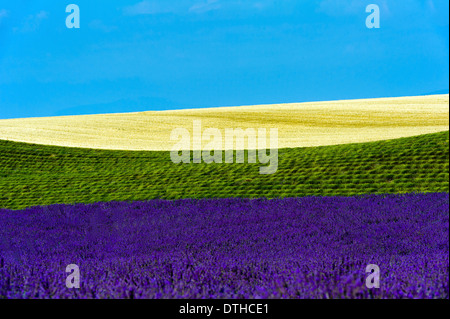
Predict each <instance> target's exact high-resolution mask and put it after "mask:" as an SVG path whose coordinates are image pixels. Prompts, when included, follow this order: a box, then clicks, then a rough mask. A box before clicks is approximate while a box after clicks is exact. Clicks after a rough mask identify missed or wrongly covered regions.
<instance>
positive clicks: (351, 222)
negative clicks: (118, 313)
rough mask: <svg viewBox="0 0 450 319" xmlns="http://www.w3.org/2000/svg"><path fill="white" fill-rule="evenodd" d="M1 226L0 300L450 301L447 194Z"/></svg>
mask: <svg viewBox="0 0 450 319" xmlns="http://www.w3.org/2000/svg"><path fill="white" fill-rule="evenodd" d="M0 225H1V227H0V299H1V298H449V194H448V193H429V194H405V195H372V196H364V197H306V198H293V199H279V200H264V199H257V200H247V199H217V200H214V199H204V200H179V201H163V200H154V201H148V202H135V203H126V202H112V203H97V204H91V205H84V204H78V205H53V206H49V207H36V208H29V209H25V210H23V211H10V210H0ZM69 264H76V265H78V266H79V268H80V273H81V287H80V289H68V288H66V285H65V281H66V277H67V276H68V274H67V273H66V272H65V269H66V266H67V265H69ZM369 264H376V265H378V266H379V267H380V273H381V278H380V279H381V280H380V288H379V289H376V288H374V289H369V288H367V287H366V284H365V283H366V277H367V276H368V274H366V272H365V270H366V266H367V265H369Z"/></svg>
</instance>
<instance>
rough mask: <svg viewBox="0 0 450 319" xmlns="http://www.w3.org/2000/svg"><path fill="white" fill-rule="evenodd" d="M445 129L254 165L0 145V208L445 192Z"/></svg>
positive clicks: (282, 155) (294, 152) (291, 152)
mask: <svg viewBox="0 0 450 319" xmlns="http://www.w3.org/2000/svg"><path fill="white" fill-rule="evenodd" d="M448 151H449V132H448V131H447V132H441V133H434V134H427V135H421V136H416V137H408V138H401V139H395V140H386V141H379V142H370V143H358V144H345V145H336V146H323V147H311V148H293V149H280V150H279V166H278V171H277V173H276V174H273V175H260V174H259V167H260V166H261V164H259V163H258V164H204V163H203V164H173V163H172V162H171V160H170V154H169V152H154V151H111V150H92V149H81V148H65V147H56V146H44V145H32V144H25V143H17V142H11V141H1V140H0V189H1V193H0V207H1V208H10V209H21V208H25V207H29V206H36V205H48V204H55V203H65V204H70V203H92V202H99V201H137V200H148V199H154V198H164V199H178V198H208V197H224V198H226V197H247V198H256V197H266V198H274V197H296V196H307V195H344V196H350V195H355V194H368V193H372V194H381V193H405V192H448V191H449V170H448V167H449V153H448Z"/></svg>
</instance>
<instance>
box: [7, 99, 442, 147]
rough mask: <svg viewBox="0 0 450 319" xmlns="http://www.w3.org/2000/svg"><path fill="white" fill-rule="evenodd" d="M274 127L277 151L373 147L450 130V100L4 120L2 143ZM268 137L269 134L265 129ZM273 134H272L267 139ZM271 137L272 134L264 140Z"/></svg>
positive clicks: (161, 138)
mask: <svg viewBox="0 0 450 319" xmlns="http://www.w3.org/2000/svg"><path fill="white" fill-rule="evenodd" d="M194 120H201V124H202V129H203V130H204V129H206V128H218V129H219V130H221V131H222V132H224V130H225V128H242V129H246V128H254V129H257V128H267V129H270V128H277V129H278V137H279V140H278V147H280V148H292V147H309V146H322V145H335V144H346V143H359V142H369V141H377V140H385V139H394V138H400V137H407V136H414V135H420V134H426V133H434V132H439V131H446V130H448V129H449V95H448V94H445V95H431V96H419V97H401V98H380V99H365V100H345V101H332V102H312V103H293V104H275V105H255V106H240V107H223V108H210V109H191V110H175V111H149V112H138V113H123V114H99V115H80V116H60V117H47V118H26V119H8V120H0V139H4V140H12V141H18V142H28V143H36V144H47V145H59V146H70V147H82V148H98V149H117V150H171V149H172V147H173V145H174V144H175V143H176V141H171V140H170V134H171V132H172V130H173V129H175V128H186V129H188V130H189V131H190V132H191V136H192V130H193V121H194ZM268 133H269V131H268ZM267 135H269V134H267ZM267 137H268V136H267Z"/></svg>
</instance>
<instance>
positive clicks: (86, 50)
mask: <svg viewBox="0 0 450 319" xmlns="http://www.w3.org/2000/svg"><path fill="white" fill-rule="evenodd" d="M70 3H75V4H77V5H79V7H80V10H81V28H80V29H68V28H66V25H65V20H66V16H67V15H68V14H67V13H66V12H65V8H66V5H68V4H70ZM370 3H374V4H378V5H379V7H380V9H381V28H380V29H368V28H366V25H365V20H366V17H367V16H368V13H366V12H365V8H366V6H367V5H368V4H370ZM448 10H449V2H448V0H370V1H364V0H314V1H313V0H311V1H306V0H304V1H300V0H297V1H294V0H280V1H277V0H255V1H252V0H245V1H244V0H228V1H224V0H171V1H168V0H148V1H139V0H123V1H106V0H104V1H102V0H98V1H92V0H68V1H67V2H65V1H59V0H58V1H54V0H52V1H50V0H42V1H39V0H14V1H10V0H0V118H16V117H31V116H51V115H64V114H84V113H105V112H127V111H142V110H160V109H175V108H188V107H215V106H228V105H248V104H261V103H284V102H302V101H316V100H335V99H347V98H348V99H355V98H371V97H388V96H404V95H420V94H427V93H433V92H436V91H439V92H448V91H447V90H448V86H449V63H448V59H449V32H448V28H449V16H448Z"/></svg>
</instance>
